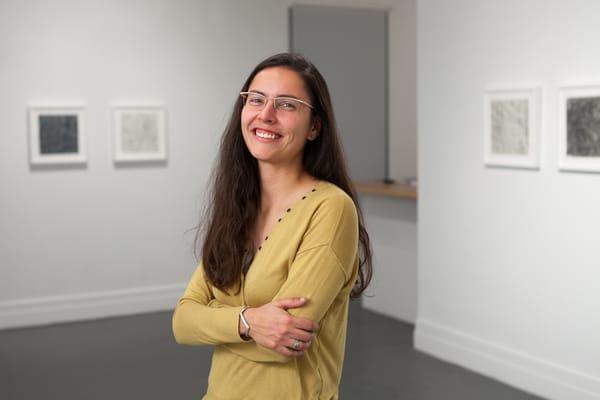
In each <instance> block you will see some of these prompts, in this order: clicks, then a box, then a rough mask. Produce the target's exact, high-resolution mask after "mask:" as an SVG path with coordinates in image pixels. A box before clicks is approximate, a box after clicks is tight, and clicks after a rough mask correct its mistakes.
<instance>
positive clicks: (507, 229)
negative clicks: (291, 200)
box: [415, 0, 600, 400]
mask: <svg viewBox="0 0 600 400" xmlns="http://www.w3.org/2000/svg"><path fill="white" fill-rule="evenodd" d="M598 16H600V2H598V1H596V0H577V1H566V0H527V1H522V0H519V1H517V0H507V1H503V2H494V1H480V0H455V1H452V2H448V1H445V0H421V1H420V2H419V8H418V54H419V56H418V71H419V80H418V99H419V100H418V108H419V116H418V125H419V178H420V199H419V234H418V241H419V252H418V256H419V276H418V282H419V285H418V289H419V295H418V305H419V308H418V320H417V330H416V337H415V343H416V346H417V347H418V348H419V349H421V350H424V351H427V352H429V353H431V354H434V355H436V356H439V357H441V358H444V359H447V360H449V361H452V362H456V363H458V364H461V365H464V366H466V367H468V368H472V369H474V370H476V371H479V372H481V373H484V374H488V375H491V376H493V377H496V378H498V379H501V380H503V381H506V382H508V383H510V384H513V385H515V386H518V387H521V388H523V389H525V390H529V391H532V392H534V393H537V394H540V395H542V396H546V397H549V398H556V399H569V400H575V399H599V398H600V340H599V339H598V338H599V337H600V269H599V267H600V262H599V261H598V238H599V237H600V224H598V221H599V220H600V211H599V210H600V208H599V207H598V201H599V199H600V175H598V174H578V173H561V172H558V170H557V158H558V157H557V155H558V138H557V133H558V131H557V121H558V115H557V110H558V102H557V100H558V97H557V90H558V87H559V86H560V85H561V83H563V82H571V81H574V80H575V81H578V80H585V79H591V80H592V82H595V83H600V53H599V52H598V38H600V24H599V23H598V21H599V19H598ZM529 82H534V83H535V82H539V83H540V84H542V85H543V88H544V95H543V125H544V126H543V133H542V136H543V147H542V164H541V169H540V170H539V171H525V170H514V169H494V168H485V167H484V166H483V136H482V124H483V122H482V115H483V101H482V99H483V96H482V91H483V89H484V87H486V86H487V85H497V84H509V85H510V84H520V83H529Z"/></svg>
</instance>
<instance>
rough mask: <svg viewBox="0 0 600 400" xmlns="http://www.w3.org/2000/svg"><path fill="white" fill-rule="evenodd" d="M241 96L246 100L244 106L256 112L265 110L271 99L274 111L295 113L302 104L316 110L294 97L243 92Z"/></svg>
mask: <svg viewBox="0 0 600 400" xmlns="http://www.w3.org/2000/svg"><path fill="white" fill-rule="evenodd" d="M240 96H242V98H243V99H244V106H246V107H248V108H250V109H252V110H256V111H260V110H262V109H263V108H265V106H266V105H267V103H268V102H269V98H272V99H273V109H275V111H278V110H281V111H286V112H294V111H297V110H298V109H299V108H300V105H301V104H304V105H305V106H307V107H309V108H311V109H313V108H314V107H313V106H312V105H310V104H308V103H307V102H305V101H302V100H300V99H296V98H293V97H267V96H265V95H264V94H262V93H258V92H241V93H240Z"/></svg>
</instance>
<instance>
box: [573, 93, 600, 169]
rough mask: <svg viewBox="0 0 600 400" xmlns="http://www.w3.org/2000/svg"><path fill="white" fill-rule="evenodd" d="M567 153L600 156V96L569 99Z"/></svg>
mask: <svg viewBox="0 0 600 400" xmlns="http://www.w3.org/2000/svg"><path fill="white" fill-rule="evenodd" d="M567 155H569V156H576V157H600V97H576V98H570V99H567Z"/></svg>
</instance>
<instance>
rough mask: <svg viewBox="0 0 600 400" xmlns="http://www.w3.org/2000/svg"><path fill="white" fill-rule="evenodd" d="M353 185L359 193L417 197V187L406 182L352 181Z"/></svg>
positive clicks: (408, 197) (404, 197) (405, 197)
mask: <svg viewBox="0 0 600 400" xmlns="http://www.w3.org/2000/svg"><path fill="white" fill-rule="evenodd" d="M354 186H355V187H356V190H358V192H359V193H367V194H376V195H379V196H388V197H396V198H402V199H416V198H417V188H416V187H413V186H410V185H406V184H400V183H383V182H375V181H373V182H365V181H358V182H354Z"/></svg>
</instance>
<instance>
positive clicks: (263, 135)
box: [256, 129, 277, 139]
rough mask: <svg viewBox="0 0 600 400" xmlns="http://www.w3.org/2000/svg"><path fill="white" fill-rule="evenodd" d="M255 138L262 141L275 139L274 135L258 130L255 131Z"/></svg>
mask: <svg viewBox="0 0 600 400" xmlns="http://www.w3.org/2000/svg"><path fill="white" fill-rule="evenodd" d="M256 136H258V137H259V138H262V139H275V138H276V137H277V135H275V134H274V133H267V132H264V131H261V130H258V129H257V130H256Z"/></svg>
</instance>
